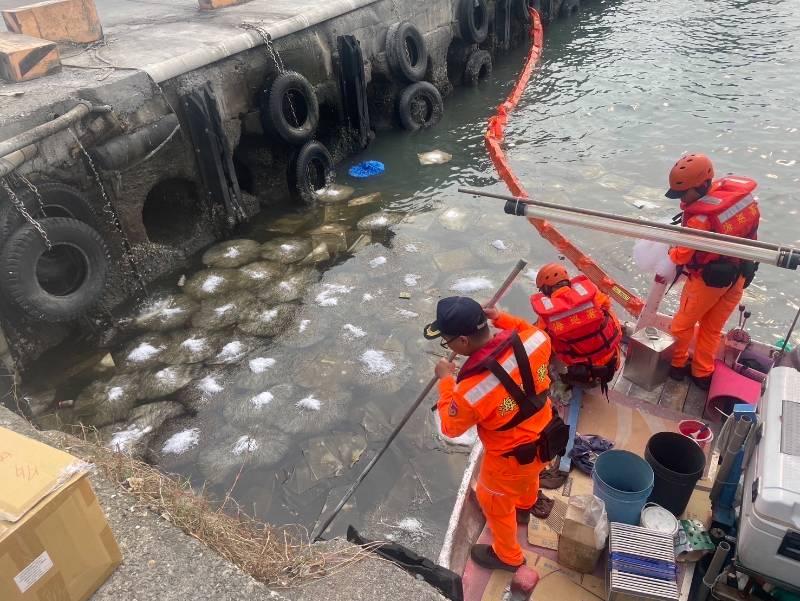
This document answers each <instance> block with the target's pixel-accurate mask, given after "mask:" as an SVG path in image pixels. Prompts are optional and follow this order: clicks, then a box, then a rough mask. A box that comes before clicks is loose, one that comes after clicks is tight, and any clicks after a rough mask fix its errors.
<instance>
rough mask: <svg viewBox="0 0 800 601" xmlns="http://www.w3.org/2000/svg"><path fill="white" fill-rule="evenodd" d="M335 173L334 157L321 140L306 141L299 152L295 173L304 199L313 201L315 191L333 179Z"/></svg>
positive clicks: (298, 189)
mask: <svg viewBox="0 0 800 601" xmlns="http://www.w3.org/2000/svg"><path fill="white" fill-rule="evenodd" d="M335 173H336V172H335V170H334V166H333V157H331V153H330V152H328V149H327V148H325V145H324V144H322V143H321V142H317V141H316V140H312V141H311V142H306V143H305V144H304V145H303V147H302V148H301V149H300V151H299V152H298V153H297V158H296V159H295V161H294V168H293V175H294V180H295V186H296V187H297V191H298V192H299V194H300V197H301V198H302V199H303V200H304V201H306V202H312V201H313V200H314V192H315V191H316V190H318V189H320V188H324V187H325V186H326V185H327V184H328V183H330V182H331V181H333V176H334V175H335Z"/></svg>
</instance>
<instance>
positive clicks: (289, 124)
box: [261, 71, 319, 146]
mask: <svg viewBox="0 0 800 601" xmlns="http://www.w3.org/2000/svg"><path fill="white" fill-rule="evenodd" d="M261 104H262V106H261V122H262V126H263V127H264V131H271V132H274V133H275V134H276V135H277V136H278V137H279V138H281V140H283V141H284V142H286V143H287V144H290V145H292V146H302V145H303V144H305V143H306V142H308V141H309V140H310V139H311V138H312V137H313V136H314V134H315V133H316V131H317V126H318V125H319V101H318V100H317V94H316V92H315V91H314V87H313V86H312V85H311V83H310V82H309V81H308V80H307V79H306V78H305V77H303V76H302V75H300V74H299V73H297V72H295V71H286V72H285V73H281V74H280V75H278V76H277V77H276V78H275V80H274V81H273V82H272V85H271V86H270V88H269V91H268V92H267V94H266V96H265V97H264V98H262V103H261Z"/></svg>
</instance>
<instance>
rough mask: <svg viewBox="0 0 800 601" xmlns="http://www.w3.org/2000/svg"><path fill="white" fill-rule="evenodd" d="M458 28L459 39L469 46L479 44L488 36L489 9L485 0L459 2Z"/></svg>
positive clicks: (462, 0) (463, 0)
mask: <svg viewBox="0 0 800 601" xmlns="http://www.w3.org/2000/svg"><path fill="white" fill-rule="evenodd" d="M458 27H459V31H460V32H461V38H462V39H463V40H464V41H465V42H469V43H471V44H480V43H481V42H483V41H484V40H486V36H487V35H489V8H488V7H487V5H486V0H460V4H459V5H458Z"/></svg>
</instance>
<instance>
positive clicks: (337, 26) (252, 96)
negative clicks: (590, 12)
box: [0, 0, 574, 370]
mask: <svg viewBox="0 0 800 601" xmlns="http://www.w3.org/2000/svg"><path fill="white" fill-rule="evenodd" d="M8 1H9V0H0V6H3V5H4V3H8ZM265 1H266V0H254V1H253V2H251V3H249V4H246V5H243V6H244V8H243V10H244V11H249V12H242V13H241V16H239V17H237V16H236V13H235V10H236V9H225V10H226V11H228V10H230V11H232V12H231V13H229V14H230V15H231V16H230V18H228V21H229V23H228V25H230V24H231V23H236V22H237V21H238V22H239V23H259V22H260V21H261V20H260V19H254V18H253V15H254V14H257V11H256V8H258V6H257V5H264V6H267V5H269V2H266V4H264V3H265ZM501 1H509V0H501ZM561 1H562V0H546V2H545V4H547V5H548V6H546V7H543V8H544V10H545V12H546V13H547V14H548V15H556V14H558V13H559V6H560V4H561ZM564 1H565V2H570V1H574V0H564ZM510 3H513V0H510ZM295 4H296V5H297V7H296V10H297V11H298V14H306V13H304V12H303V11H304V6H303V5H304V4H307V2H305V0H302V1H298V2H296V3H295ZM339 4H341V5H343V6H351V5H355V4H358V5H359V7H358V8H357V9H355V10H350V11H349V12H344V13H343V14H341V15H338V16H334V17H333V18H330V19H327V20H325V21H323V22H320V23H318V24H316V25H313V26H310V27H307V28H305V29H302V30H300V31H297V32H295V33H292V34H291V35H286V36H283V37H280V38H278V39H276V40H275V43H274V46H275V49H276V50H277V52H278V54H279V55H280V57H281V59H282V60H283V62H284V63H285V66H286V68H287V69H289V70H294V71H297V72H299V73H301V74H302V75H304V76H305V77H306V78H307V79H308V80H309V81H310V83H311V84H312V85H313V87H314V89H315V92H316V94H317V97H318V99H319V103H320V115H321V118H320V127H319V129H318V131H317V134H316V136H315V137H316V139H318V140H319V141H320V142H322V143H323V144H325V146H326V147H327V148H328V149H329V150H330V152H331V153H332V155H333V156H334V159H335V160H337V161H338V160H341V159H342V158H344V157H345V156H347V155H348V154H349V153H351V152H353V151H355V150H356V149H357V148H356V147H355V146H354V145H353V141H352V140H353V136H352V132H348V131H347V128H346V126H345V125H344V123H343V121H342V119H343V110H344V109H343V105H342V98H341V92H340V87H339V81H338V76H339V75H338V63H337V60H338V59H337V50H336V49H337V39H338V37H339V36H342V35H352V36H355V38H356V39H357V40H358V42H359V43H360V46H361V50H362V52H363V56H364V61H365V74H366V83H367V91H368V94H369V109H370V120H371V125H372V127H373V128H374V129H375V130H377V131H378V134H377V135H380V134H379V132H380V130H381V129H385V128H390V127H397V126H398V119H397V115H396V99H397V97H398V95H399V93H400V92H401V90H402V89H403V88H404V87H405V86H406V85H408V83H407V82H402V81H398V78H397V77H395V76H394V75H393V74H392V73H391V71H390V69H389V66H388V63H387V59H386V54H385V45H386V32H387V30H388V28H389V26H390V25H391V24H393V23H397V22H399V21H410V22H411V23H413V24H414V25H415V26H416V27H417V28H418V29H419V30H420V32H421V33H422V34H423V36H424V38H425V41H426V45H427V49H428V52H429V56H430V58H429V61H428V66H427V69H426V75H425V80H427V81H430V82H431V83H433V84H434V85H435V86H436V87H437V88H438V89H439V90H440V92H441V93H442V95H443V96H444V95H447V94H448V93H449V92H450V91H451V90H452V88H453V87H454V86H457V85H460V83H461V74H462V73H463V70H464V63H465V62H466V59H467V56H468V54H469V52H470V51H471V50H472V49H474V48H475V47H476V46H477V45H475V44H469V43H468V42H465V41H464V40H462V39H460V34H459V26H458V14H459V5H460V4H461V2H460V0H404V1H401V0H379V1H376V2H365V1H361V2H340V3H339ZM98 7H99V8H100V9H101V17H102V8H103V3H102V0H99V1H98ZM248 7H249V8H248ZM186 10H188V8H187V9H186ZM309 10H311V9H309ZM313 10H321V8H320V7H319V6H317V5H313ZM496 10H497V7H496V2H495V1H491V2H489V3H488V12H489V15H490V35H489V37H488V39H487V41H486V42H484V43H482V44H481V45H480V46H481V48H485V49H487V50H489V51H490V52H492V53H493V54H494V53H495V51H496V50H497V48H496V46H497V44H496V41H497V39H496V36H495V35H494V34H493V32H494V28H495V26H494V23H493V21H494V15H495V14H496ZM216 12H221V11H216ZM312 12H313V11H312ZM511 12H512V17H511V40H510V45H511V46H518V45H520V44H524V43H527V39H528V38H527V26H526V25H525V24H524V23H522V22H521V21H520V20H519V19H517V18H515V17H514V16H513V11H511ZM187 14H189V13H187ZM192 14H193V13H192ZM226 14H228V13H226ZM309 14H310V13H309ZM171 17H172V18H175V16H174V15H171ZM158 18H159V17H158V15H154V16H153V19H154V20H156V19H158ZM167 18H168V17H167V16H165V17H164V19H167ZM309 18H311V17H309ZM134 21H135V20H134ZM284 23H286V19H285V18H284V19H283V20H279V21H277V24H275V23H267V24H266V25H263V29H264V30H265V31H266V32H270V31H271V30H276V31H280V28H281V27H283V25H282V24H284ZM135 25H136V23H135V22H134V23H129V22H126V21H125V19H124V18H122V17H120V23H119V24H117V23H115V24H114V25H113V26H111V27H106V31H107V32H110V34H109V38H110V40H109V41H110V43H109V45H108V47H109V48H111V50H107V51H106V52H107V56H109V55H110V53H112V52H113V49H114V47H115V46H114V42H115V37H114V36H115V32H118V34H117V35H118V36H119V40H120V41H119V42H118V47H117V52H118V53H119V48H120V47H122V46H124V44H125V43H128V44H134V46H133V47H136V46H135V44H137V43H138V44H139V46H140V47H141V48H142V50H141V52H142V55H143V56H142V59H141V60H142V61H147V60H148V58H147V55H148V51H149V49H148V44H151V45H152V44H158V43H159V40H158V39H157V38H156V39H148V37H147V34H146V32H145V33H142V34H141V38H142V39H141V40H137V39H136V38H135V37H133V38H132V36H134V34H135V35H140V34H138V33H136V32H137V31H138V30H136V29H135ZM184 25H185V26H186V27H189V26H190V25H192V23H189V24H183V23H178V22H177V21H176V22H175V23H174V27H175V28H176V29H177V30H178V31H180V27H182V26H184ZM295 26H296V25H295ZM115 27H116V29H115ZM132 31H133V32H134V33H131V32H132ZM242 31H244V30H241V29H236V30H233V31H231V32H228V34H227V35H234V33H235V35H240V34H241V32H242ZM185 33H186V35H192V30H190V29H187V30H186V32H185ZM125 36H127V37H125ZM198 36H199V34H198ZM180 37H181V38H184V37H185V36H180ZM126 40H128V41H127V42H126ZM180 43H182V44H185V43H186V40H185V39H181V40H180ZM219 44H220V45H221V46H222V47H224V45H225V39H224V36H223V39H220V40H219ZM200 48H202V46H200ZM192 52H194V50H192ZM90 54H91V52H88V51H87V52H86V53H85V55H86V56H88V55H90ZM81 56H82V58H81V60H83V61H84V62H83V63H81V64H82V66H81V67H76V68H75V69H74V70H70V69H65V71H64V72H63V73H61V74H59V75H56V76H52V77H51V78H44V79H41V80H36V81H33V82H27V83H24V84H16V85H13V86H12V85H5V84H0V92H2V93H4V97H8V98H9V99H10V100H9V102H4V103H3V106H2V107H0V140H5V139H8V138H10V137H11V136H14V135H17V134H18V133H20V132H22V131H25V130H27V129H30V128H31V127H34V126H36V125H39V124H41V123H45V122H47V121H49V120H50V119H52V118H53V117H54V116H57V115H60V114H64V113H65V112H66V111H68V110H69V109H70V108H72V107H73V106H74V105H75V103H76V100H77V99H83V100H89V101H91V102H93V103H96V104H105V105H110V106H111V107H112V110H111V112H109V113H97V114H91V115H89V116H87V117H85V118H84V119H82V120H81V121H79V122H77V123H76V124H75V125H74V126H73V127H72V128H71V129H70V130H65V131H62V132H60V133H57V134H55V135H53V136H51V137H49V138H46V139H44V140H43V141H41V142H40V143H39V144H38V156H37V157H36V158H35V159H33V160H31V161H29V162H27V163H26V164H24V165H23V166H22V167H21V168H20V169H19V170H18V173H20V174H21V175H24V176H26V177H27V178H28V179H29V180H30V181H31V182H33V183H34V184H36V183H40V182H45V181H55V182H61V183H65V184H69V185H71V186H73V187H74V188H75V189H76V190H79V191H80V192H81V194H83V195H84V196H85V197H86V199H87V201H88V202H89V203H90V204H91V206H92V207H93V210H94V213H95V215H96V216H97V223H96V228H97V229H98V231H99V232H100V234H101V235H102V236H103V237H104V239H105V240H106V241H107V243H108V246H109V248H110V250H111V253H112V256H113V257H112V269H111V278H110V282H109V285H108V286H107V288H106V293H105V296H104V298H103V299H102V302H101V303H100V306H99V307H98V309H97V310H96V311H94V312H92V313H91V314H89V315H86V316H84V317H81V318H80V319H79V320H76V321H73V322H66V323H63V322H62V323H47V322H43V321H40V320H37V319H32V318H31V317H30V316H28V315H26V314H25V313H24V312H22V311H20V310H19V309H18V308H17V307H14V306H12V305H11V304H10V303H9V302H8V301H7V299H4V298H0V326H2V329H3V330H4V331H5V332H6V339H7V340H8V342H9V346H10V352H11V353H12V354H13V356H14V358H15V359H16V363H17V365H18V366H20V367H21V368H22V369H23V370H24V369H25V368H26V367H28V366H30V365H31V364H32V363H34V362H35V361H36V360H37V358H39V357H40V356H41V355H42V353H43V352H44V351H46V350H47V349H49V348H52V347H54V346H56V345H57V344H59V343H61V342H63V341H64V340H65V339H67V338H68V337H69V338H70V339H76V340H77V339H81V338H87V340H91V339H92V338H97V337H99V336H100V335H101V333H103V332H110V335H111V336H113V334H114V328H113V318H112V313H113V311H114V309H115V308H116V307H118V306H119V305H120V304H122V303H124V302H126V301H128V300H130V299H132V298H135V297H140V296H141V295H142V294H143V293H142V290H141V289H140V287H139V283H140V282H141V281H143V282H145V283H149V282H152V281H154V280H156V279H157V278H159V277H161V276H163V275H165V274H167V273H170V272H172V271H175V270H176V269H179V268H181V267H182V266H184V265H185V264H186V263H187V261H188V259H189V258H190V257H191V255H192V254H193V253H195V252H197V251H199V250H201V249H202V248H203V247H205V246H207V245H208V244H210V243H212V242H213V241H214V240H216V239H219V238H221V237H224V236H225V235H226V234H227V233H228V232H229V231H230V229H229V226H228V223H227V221H226V215H225V213H224V211H223V210H221V207H220V204H219V202H218V200H217V199H214V198H213V197H212V194H211V192H210V191H209V190H208V189H207V186H206V185H205V184H204V181H203V177H202V174H201V173H200V170H199V163H198V160H197V157H196V156H195V147H194V144H193V143H192V139H191V137H190V135H189V128H188V127H187V123H186V116H185V111H184V110H183V107H182V106H181V96H182V95H183V94H186V93H189V92H191V91H192V90H196V89H198V88H200V87H202V86H204V85H206V83H208V84H210V88H211V90H212V91H213V93H214V95H215V96H216V101H217V104H218V108H219V113H220V118H221V122H222V128H223V130H224V138H225V139H224V144H225V145H227V147H228V149H229V150H230V152H231V153H232V155H233V159H234V164H235V167H236V169H235V171H236V176H237V179H238V185H239V187H240V188H241V190H242V204H243V208H244V210H245V212H246V213H247V214H248V215H250V216H252V215H253V214H255V213H256V212H258V210H259V206H260V205H262V206H263V205H269V204H270V203H274V202H278V201H284V200H286V199H287V198H289V197H291V196H292V193H293V190H292V189H291V186H290V184H289V179H288V178H287V174H288V172H289V168H290V161H291V160H292V156H293V152H294V150H293V149H291V148H290V147H288V146H287V145H285V144H283V143H282V142H280V141H278V140H276V139H275V137H274V136H272V135H270V134H269V133H265V132H264V131H263V129H262V126H261V119H260V118H259V112H258V97H259V95H260V94H261V93H262V92H263V90H264V89H265V86H266V85H268V82H269V80H270V78H271V77H273V76H274V75H275V74H276V72H277V69H276V64H275V60H274V56H273V55H271V54H270V52H269V51H268V50H267V47H266V46H264V45H257V46H254V47H252V48H249V49H246V50H244V51H241V52H238V53H236V54H234V55H233V56H230V57H227V58H223V59H222V60H217V61H216V62H213V63H211V64H208V65H204V66H201V67H199V68H196V69H193V70H191V71H189V72H187V73H183V74H179V75H176V76H174V77H171V78H169V79H166V80H164V81H160V83H156V80H155V79H154V78H153V77H151V75H149V74H148V73H153V72H163V73H169V72H170V70H175V69H176V67H175V61H172V60H168V61H166V62H164V61H162V62H161V63H157V64H153V63H148V64H147V65H145V66H144V67H142V68H141V69H138V68H133V67H130V68H128V67H116V68H114V69H109V70H106V71H104V70H103V67H102V65H103V64H105V63H107V62H109V60H108V59H104V62H103V63H96V62H94V63H92V62H91V57H89V58H86V56H84V55H81ZM192 56H194V54H192ZM122 60H123V58H119V59H117V62H118V64H119V63H121V62H122ZM86 61H90V62H88V63H87V62H86ZM98 64H99V65H100V66H97V65H98ZM123 64H124V63H123ZM128 64H132V59H131V60H130V61H128ZM89 65H92V66H89ZM178 70H179V69H178ZM98 74H99V75H100V76H98ZM101 76H102V77H101ZM156 79H157V78H156ZM16 92H19V95H18V96H15V95H14V94H15V93H16ZM445 110H446V107H445ZM172 114H175V115H177V117H178V122H177V124H176V126H175V127H174V128H168V129H169V130H170V131H169V132H161V134H159V135H164V134H166V137H165V139H164V141H163V142H162V143H161V145H160V146H159V147H157V149H155V148H154V149H152V150H150V151H149V152H144V151H140V152H138V153H132V154H131V156H130V157H129V160H126V161H124V162H123V163H122V164H120V165H113V166H112V167H111V168H108V167H106V168H104V167H103V166H102V165H98V164H97V163H98V162H97V160H95V161H94V165H95V167H96V168H97V171H98V174H99V179H100V181H99V182H98V178H97V177H96V176H95V174H94V172H93V170H92V168H91V167H92V165H91V164H90V162H89V161H88V160H87V158H86V155H85V154H84V153H83V151H82V150H81V147H80V145H79V143H78V142H77V141H76V138H77V139H78V140H80V143H81V144H82V145H83V147H85V148H86V149H87V150H88V152H89V154H90V155H93V154H94V153H95V151H96V149H98V148H100V147H104V146H107V145H108V144H109V143H110V142H112V141H115V140H116V141H119V140H120V139H121V137H130V136H135V135H136V134H137V132H142V131H143V129H144V128H152V127H155V126H154V125H153V124H154V123H156V122H158V121H159V120H162V119H165V117H167V116H169V115H172ZM95 156H96V155H95ZM12 182H14V180H13V179H12ZM100 183H102V187H101V185H100ZM15 185H16V186H23V184H22V183H20V181H18V180H17V181H16V182H15ZM4 202H8V201H7V199H6V198H4V194H3V193H2V192H1V191H0V204H1V203H4ZM109 205H110V206H111V207H113V209H114V210H115V211H116V213H117V214H118V216H119V222H120V226H121V230H122V231H121V232H120V231H118V229H117V228H115V227H114V225H113V223H112V221H111V219H110V218H109V212H108V209H109ZM104 209H105V210H104ZM126 244H127V245H129V247H130V248H131V249H132V251H131V253H129V254H127V255H126V254H125V253H124V250H125V248H126ZM0 338H2V335H1V334H0ZM0 347H2V345H0Z"/></svg>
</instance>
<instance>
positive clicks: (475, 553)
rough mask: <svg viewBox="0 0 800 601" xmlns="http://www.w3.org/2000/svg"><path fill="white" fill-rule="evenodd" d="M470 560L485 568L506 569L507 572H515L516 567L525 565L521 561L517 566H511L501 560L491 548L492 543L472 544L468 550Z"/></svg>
mask: <svg viewBox="0 0 800 601" xmlns="http://www.w3.org/2000/svg"><path fill="white" fill-rule="evenodd" d="M470 555H471V556H472V561H474V562H475V563H477V564H478V565H479V566H481V567H482V568H486V569H487V570H506V571H507V572H516V571H517V568H519V567H520V566H523V565H525V562H524V561H523V562H522V563H521V564H519V565H518V566H513V565H511V564H510V563H506V562H504V561H503V560H501V559H500V558H499V557H498V556H497V555H496V554H495V552H494V549H492V545H473V547H472V551H470Z"/></svg>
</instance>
